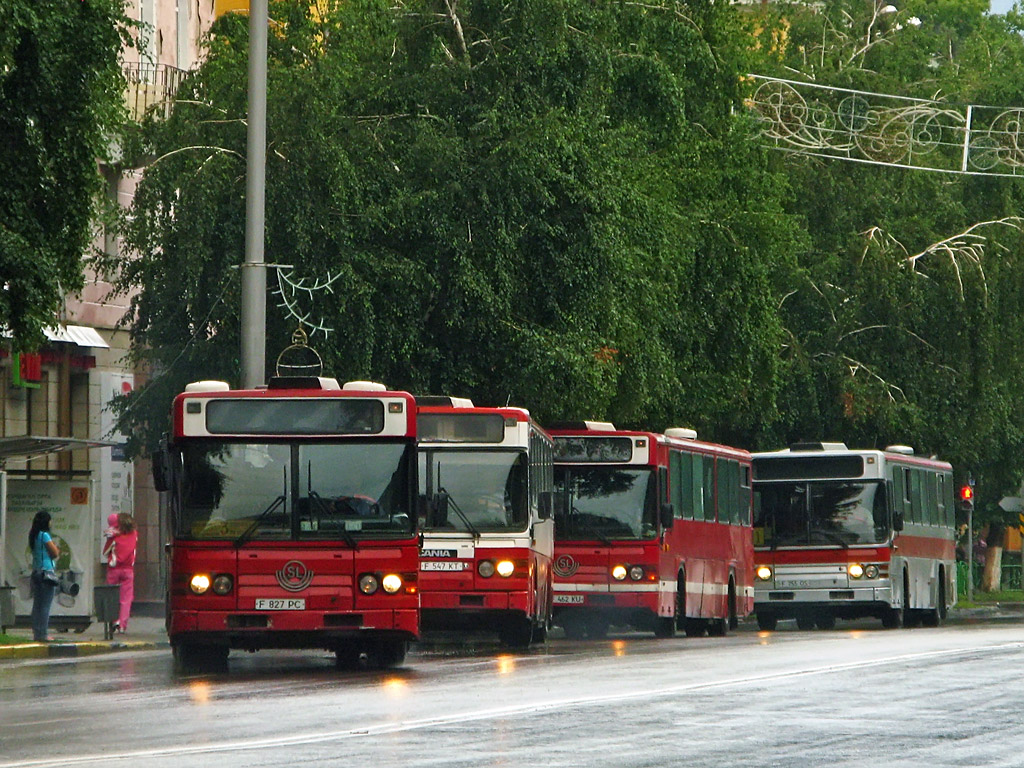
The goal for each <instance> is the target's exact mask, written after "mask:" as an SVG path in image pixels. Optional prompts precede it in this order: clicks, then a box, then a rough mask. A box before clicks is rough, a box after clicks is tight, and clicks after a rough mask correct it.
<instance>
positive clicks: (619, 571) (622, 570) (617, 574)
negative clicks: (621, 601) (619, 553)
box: [612, 565, 626, 581]
mask: <svg viewBox="0 0 1024 768" xmlns="http://www.w3.org/2000/svg"><path fill="white" fill-rule="evenodd" d="M612 578H613V579H615V580H616V581H622V580H623V579H624V578H626V566H624V565H616V566H615V567H614V568H612Z"/></svg>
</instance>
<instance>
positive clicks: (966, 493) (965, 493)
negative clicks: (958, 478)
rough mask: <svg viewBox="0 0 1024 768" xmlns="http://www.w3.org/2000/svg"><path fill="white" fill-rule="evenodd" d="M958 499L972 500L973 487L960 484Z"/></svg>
mask: <svg viewBox="0 0 1024 768" xmlns="http://www.w3.org/2000/svg"><path fill="white" fill-rule="evenodd" d="M960 501H974V489H973V488H971V486H969V485H961V486H960Z"/></svg>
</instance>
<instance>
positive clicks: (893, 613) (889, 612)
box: [882, 608, 903, 629]
mask: <svg viewBox="0 0 1024 768" xmlns="http://www.w3.org/2000/svg"><path fill="white" fill-rule="evenodd" d="M882 626H883V627H885V628H886V629H899V628H900V627H902V626H903V609H902V608H886V609H885V613H883V614H882Z"/></svg>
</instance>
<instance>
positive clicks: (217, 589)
mask: <svg viewBox="0 0 1024 768" xmlns="http://www.w3.org/2000/svg"><path fill="white" fill-rule="evenodd" d="M232 586H234V581H233V580H232V579H231V577H230V576H228V575H227V574H226V573H222V574H220V575H219V576H216V577H215V578H214V579H213V591H214V593H215V594H218V595H226V594H227V593H228V592H230V591H231V587H232Z"/></svg>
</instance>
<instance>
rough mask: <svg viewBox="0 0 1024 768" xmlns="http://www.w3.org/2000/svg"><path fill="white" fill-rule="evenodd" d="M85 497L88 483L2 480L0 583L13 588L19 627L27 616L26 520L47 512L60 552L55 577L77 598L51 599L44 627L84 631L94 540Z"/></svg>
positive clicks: (89, 604)
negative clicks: (75, 589) (0, 575)
mask: <svg viewBox="0 0 1024 768" xmlns="http://www.w3.org/2000/svg"><path fill="white" fill-rule="evenodd" d="M91 496H92V494H91V491H90V488H89V483H88V481H85V482H83V481H74V480H19V479H16V478H11V477H8V479H7V530H6V531H5V533H6V536H5V537H4V545H5V550H6V551H5V555H6V563H5V565H6V568H7V573H6V574H5V577H6V579H7V581H8V582H9V583H10V584H13V585H14V586H16V587H17V589H16V590H15V597H14V602H15V614H16V615H17V617H18V623H19V624H22V625H27V622H28V617H29V616H30V615H31V613H32V595H31V592H30V581H29V576H30V575H31V573H32V552H31V550H30V549H29V546H28V532H29V529H31V527H32V518H33V517H35V514H36V512H38V511H40V510H45V511H47V512H49V513H50V516H51V520H50V535H52V536H53V539H54V541H55V542H56V543H57V547H58V548H59V549H60V555H59V556H58V558H57V573H58V575H59V576H60V577H61V578H62V579H67V580H69V581H73V582H75V583H77V584H78V585H79V593H78V595H77V596H75V597H72V596H71V595H69V594H65V593H60V592H59V593H58V594H57V597H56V599H55V600H54V601H53V609H52V610H51V612H50V627H51V628H52V629H68V628H74V627H79V626H88V624H89V623H90V622H91V615H92V588H93V575H94V571H95V566H94V565H93V557H94V555H93V553H94V551H95V546H96V544H95V542H96V537H97V535H98V534H97V531H96V522H95V514H94V512H93V506H92V504H91ZM23 617H24V619H23Z"/></svg>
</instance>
